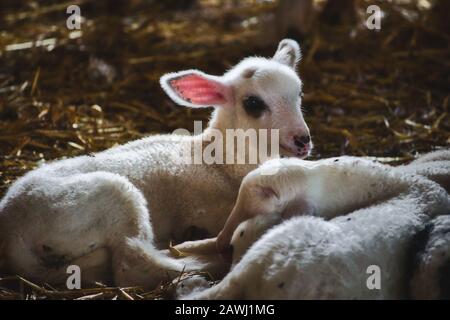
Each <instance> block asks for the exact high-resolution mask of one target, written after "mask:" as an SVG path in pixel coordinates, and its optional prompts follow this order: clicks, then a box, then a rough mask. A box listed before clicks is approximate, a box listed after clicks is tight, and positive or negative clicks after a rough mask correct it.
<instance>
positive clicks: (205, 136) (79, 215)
mask: <svg viewBox="0 0 450 320" xmlns="http://www.w3.org/2000/svg"><path fill="white" fill-rule="evenodd" d="M299 59H300V49H299V46H298V44H297V43H296V42H295V41H292V40H288V39H286V40H283V41H281V42H280V44H279V46H278V50H277V52H276V53H275V55H274V57H273V58H272V59H264V58H247V59H245V60H243V61H242V62H241V63H239V64H238V65H236V66H235V67H234V68H232V69H231V70H230V71H228V72H227V73H225V74H224V75H223V76H220V77H219V76H211V75H207V74H205V73H203V72H200V71H197V70H188V71H182V72H178V73H171V74H167V75H164V76H163V77H162V78H161V85H162V87H163V89H164V90H165V91H166V93H167V94H168V95H169V96H170V97H171V98H172V99H173V100H174V101H175V102H176V103H178V104H180V105H184V106H188V107H193V108H204V107H208V106H215V110H214V113H213V116H212V119H211V121H210V123H209V127H208V128H207V129H206V130H205V131H204V132H203V133H202V134H201V135H197V136H193V137H192V136H180V135H158V136H153V137H148V138H144V139H141V140H138V141H134V142H131V143H128V144H126V145H123V146H120V147H116V148H112V149H110V150H107V151H104V152H100V153H97V154H94V155H91V156H81V157H76V158H72V159H67V160H62V161H56V162H53V163H50V164H46V165H43V166H41V167H40V168H38V169H36V170H33V171H31V172H29V173H28V174H26V175H25V176H24V177H22V178H20V179H18V180H17V181H16V182H15V183H14V184H13V185H12V186H11V187H10V189H9V190H8V192H7V194H6V195H5V197H4V198H3V199H2V201H1V202H0V247H2V245H3V248H4V249H3V254H2V256H1V257H0V260H3V262H4V263H5V264H6V267H7V269H8V270H9V271H10V272H11V273H14V274H21V275H23V276H26V277H28V278H31V279H33V280H36V281H45V282H48V283H58V282H65V279H66V277H67V274H66V268H67V266H68V265H72V264H73V265H78V266H79V267H80V268H81V270H82V281H83V282H84V283H89V282H91V281H96V280H107V279H104V277H105V275H107V274H108V272H107V271H108V270H109V268H111V267H112V274H113V280H114V282H115V284H116V285H121V286H129V285H143V286H149V287H152V286H155V285H157V284H158V283H159V282H160V281H163V280H166V277H167V272H165V270H172V271H175V273H174V274H173V275H177V274H178V273H179V272H180V271H181V270H183V268H184V266H185V265H186V264H187V270H189V269H196V268H199V267H200V266H201V265H200V264H196V263H194V261H192V260H189V259H184V260H175V259H172V258H169V257H168V256H166V255H165V254H164V253H163V252H162V251H159V250H157V248H165V247H167V245H168V244H169V241H170V240H174V241H182V240H185V239H184V238H185V233H186V231H187V230H189V229H190V228H192V227H195V228H197V229H201V230H205V231H206V232H207V233H208V234H209V235H211V236H214V235H217V233H218V232H219V231H220V230H221V229H222V227H223V225H224V222H225V220H226V218H227V215H228V213H229V212H230V210H231V208H232V207H233V204H234V202H235V198H236V196H237V192H238V189H239V185H240V183H241V180H242V178H243V177H244V176H245V175H246V174H247V173H248V172H249V171H251V170H252V169H254V168H256V166H257V164H256V163H255V164H246V165H242V164H236V157H241V156H242V155H244V156H247V155H248V154H247V153H248V152H249V150H250V149H249V148H247V149H246V150H245V153H244V154H243V152H244V151H243V150H237V151H238V152H237V153H236V154H235V156H234V159H232V160H234V164H223V165H219V164H213V165H207V164H188V163H186V162H185V161H180V157H182V155H185V153H184V152H185V151H186V150H190V148H192V146H193V145H194V143H195V142H198V141H200V144H202V143H203V144H206V143H207V142H209V141H211V139H212V138H213V137H214V136H215V134H216V133H217V132H219V133H222V134H223V136H224V137H225V136H226V133H225V131H226V130H227V129H243V130H247V129H279V130H280V131H279V132H280V134H279V136H280V141H279V142H280V154H281V155H286V156H296V157H305V156H306V155H307V154H308V153H309V151H310V150H311V148H312V143H311V142H310V138H309V129H308V127H307V125H306V123H305V121H304V119H303V115H302V112H301V108H300V107H301V98H300V93H301V81H300V79H299V77H298V76H297V74H296V72H295V68H296V65H297V62H298V61H299ZM270 141H271V139H269V142H268V144H269V147H271V144H270ZM229 142H230V141H225V140H224V141H223V146H226V145H228V144H227V143H229ZM251 147H252V146H250V148H251ZM253 147H254V146H253ZM223 149H224V152H225V147H224V148H223ZM239 152H240V153H239ZM246 158H247V157H245V158H244V159H246ZM259 160H261V159H259ZM155 244H156V245H155Z"/></svg>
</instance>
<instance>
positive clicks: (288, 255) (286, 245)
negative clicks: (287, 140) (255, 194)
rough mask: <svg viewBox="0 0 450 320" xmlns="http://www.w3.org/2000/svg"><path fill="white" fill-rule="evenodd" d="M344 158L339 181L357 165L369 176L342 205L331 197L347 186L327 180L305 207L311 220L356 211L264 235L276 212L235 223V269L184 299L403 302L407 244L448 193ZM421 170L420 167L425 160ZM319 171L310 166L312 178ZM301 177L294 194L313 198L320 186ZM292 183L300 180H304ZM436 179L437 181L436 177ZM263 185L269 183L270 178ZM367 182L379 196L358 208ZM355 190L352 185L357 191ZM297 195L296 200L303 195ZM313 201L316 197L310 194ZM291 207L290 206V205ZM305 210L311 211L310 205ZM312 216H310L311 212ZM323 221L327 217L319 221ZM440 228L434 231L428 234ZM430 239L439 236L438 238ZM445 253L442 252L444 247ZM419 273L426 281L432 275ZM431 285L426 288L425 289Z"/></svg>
mask: <svg viewBox="0 0 450 320" xmlns="http://www.w3.org/2000/svg"><path fill="white" fill-rule="evenodd" d="M345 159H347V160H346V161H350V162H352V161H353V163H354V166H347V165H344V166H343V167H347V169H349V168H352V167H353V169H351V170H350V171H348V170H344V171H343V173H345V174H344V176H345V177H346V179H349V178H348V177H349V176H350V177H351V176H352V173H354V172H358V169H355V168H357V167H359V169H361V167H360V166H363V167H364V166H365V167H366V169H370V170H369V171H370V172H368V174H366V175H365V177H364V176H363V175H359V176H358V174H356V175H355V176H354V177H355V180H354V182H357V181H361V182H362V183H361V184H357V183H356V184H355V185H353V186H352V187H353V188H351V189H352V191H351V193H350V194H349V195H347V198H346V199H347V202H342V203H341V202H339V201H335V200H336V199H333V198H334V197H335V195H336V194H340V197H341V196H343V194H345V192H344V193H342V190H341V188H347V186H350V184H349V182H350V181H349V180H347V183H346V184H342V185H341V188H339V183H334V180H335V179H339V175H328V177H329V178H330V179H331V177H332V179H331V180H333V181H331V180H330V181H329V183H325V188H327V191H328V192H327V193H323V192H320V195H321V197H316V198H315V201H318V202H319V203H314V202H313V203H312V204H313V206H312V207H314V205H317V206H316V208H319V210H316V211H315V213H318V214H319V215H320V214H323V213H329V212H333V210H335V211H336V212H341V209H342V205H344V206H346V207H351V206H352V203H353V204H355V203H356V204H358V205H359V206H360V208H358V209H356V210H355V211H353V212H351V213H350V214H347V215H342V216H338V217H335V218H332V219H331V220H329V221H325V220H323V218H321V217H312V216H300V217H294V218H291V219H289V220H287V221H285V222H283V223H281V224H279V225H276V226H275V227H273V228H271V229H269V231H267V232H265V231H266V230H267V229H268V228H270V227H271V226H273V225H274V224H277V223H278V222H279V221H280V218H281V216H280V214H279V213H276V212H275V213H272V214H265V215H259V216H256V217H255V218H253V219H250V220H247V221H246V222H243V223H242V224H240V225H239V227H238V228H237V229H236V231H235V232H234V234H233V239H232V245H233V248H234V256H233V260H234V262H235V266H234V267H233V268H232V271H231V272H230V273H229V274H228V275H227V276H226V277H225V278H224V279H223V280H222V282H220V283H219V284H218V285H216V286H214V287H212V288H210V289H207V290H204V291H202V292H201V293H196V294H191V295H188V296H185V298H188V299H189V298H193V299H399V298H407V297H408V296H409V294H408V282H409V279H407V277H408V276H410V273H409V272H408V268H409V266H408V265H407V262H408V255H409V250H410V247H411V242H412V239H413V237H414V236H415V235H416V234H417V232H418V231H421V230H422V229H423V227H424V225H425V223H426V222H427V221H429V220H430V218H431V217H434V216H436V215H440V214H445V213H448V212H450V197H449V194H448V193H447V192H446V191H445V190H444V189H443V188H442V187H441V186H440V185H439V184H438V183H436V182H433V181H431V180H429V179H427V178H425V177H424V176H420V175H417V174H415V173H414V170H413V169H411V168H405V167H402V168H401V169H394V168H392V167H387V166H381V165H375V166H374V165H370V164H369V163H365V162H364V161H360V160H358V159H356V158H353V160H352V159H350V160H348V159H349V158H345ZM356 161H358V162H356ZM443 161H445V160H443ZM433 162H434V161H433ZM357 163H358V164H357ZM417 163H420V161H419V162H417ZM417 163H414V164H413V165H414V166H415V165H416V164H417ZM436 163H437V162H436ZM422 164H425V161H424V162H422ZM447 164H449V162H447ZM420 168H421V169H420V170H421V171H420V172H424V171H423V170H422V169H423V168H424V167H422V166H420ZM447 168H450V166H447ZM296 170H298V169H296ZM330 170H331V169H330ZM425 171H426V172H430V171H427V170H425ZM320 172H323V170H320V168H319V167H318V168H317V174H320ZM359 172H363V171H359ZM294 175H295V174H291V175H289V176H294ZM307 175H308V174H307ZM309 175H310V178H308V179H303V180H301V182H302V183H305V182H306V183H307V185H306V186H305V185H303V186H302V188H301V189H302V190H305V189H308V187H310V186H312V185H314V186H315V187H316V189H315V192H317V191H320V190H323V189H322V188H323V187H318V185H317V183H313V182H314V181H316V180H315V179H314V175H311V173H309ZM297 176H302V177H305V175H297ZM449 176H450V173H449V171H448V170H447V171H446V176H445V177H446V179H448V177H449ZM311 177H312V178H311ZM433 177H435V176H433ZM433 177H432V178H433ZM439 177H441V178H443V177H444V173H443V172H442V171H441V174H440V175H439ZM264 179H265V180H270V179H273V177H272V178H268V177H265V178H264ZM362 179H366V181H363V180H362ZM444 180H445V179H444ZM284 181H287V180H284ZM440 181H443V180H440ZM375 182H378V183H381V187H382V188H380V189H377V190H379V191H380V192H378V193H373V194H372V197H373V198H372V200H371V201H368V202H365V201H361V199H362V198H361V195H362V194H367V192H368V191H370V190H368V189H367V186H370V185H371V184H372V183H375ZM358 186H360V190H359V191H358V188H357V187H358ZM284 187H286V186H284ZM355 187H356V188H355ZM284 190H285V189H284ZM241 191H242V188H241ZM275 191H276V192H278V191H279V189H277V188H276V187H275ZM352 194H353V196H352ZM302 195H303V196H304V193H303V194H302ZM315 195H316V196H318V195H317V193H316V194H315ZM338 198H339V197H338ZM305 199H310V198H308V197H306V198H305ZM366 200H367V198H366ZM296 201H297V202H298V198H297V200H296ZM320 201H324V202H325V203H327V204H332V203H334V204H336V207H335V208H334V209H330V206H329V205H321V204H320ZM308 207H309V208H311V206H308ZM320 208H322V209H320ZM324 208H325V209H324ZM321 210H323V211H321ZM312 213H313V214H314V211H313V212H312ZM299 214H301V212H299ZM325 216H326V217H330V216H332V215H330V214H325ZM438 222H439V225H441V223H443V222H441V220H440V219H439V220H437V221H436V224H438ZM441 229H442V228H438V227H436V229H435V230H441ZM436 233H441V234H442V232H438V231H436ZM261 234H263V235H262V237H260V236H261ZM258 239H259V240H258ZM432 239H433V237H432ZM255 240H257V241H256V243H254V244H253V245H252V243H253V242H254V241H255ZM444 240H445V241H447V240H448V239H446V238H442V237H437V238H436V240H431V242H430V244H429V246H428V247H429V249H428V250H426V252H427V253H425V254H424V255H422V264H423V265H424V266H423V268H428V269H430V264H429V263H428V264H427V261H430V259H431V258H429V256H432V257H436V255H435V252H438V251H437V250H435V249H436V244H437V242H441V241H444ZM448 243H450V242H449V241H447V242H446V245H448ZM249 247H250V248H249ZM248 248H249V249H248ZM445 250H447V251H446V252H448V248H447V247H446V248H445ZM439 252H441V251H439ZM447 254H448V253H447ZM241 256H242V258H241V259H240V257H241ZM239 259H240V260H239ZM440 261H442V260H440ZM440 265H442V263H441V264H440ZM370 266H376V267H379V270H380V276H381V287H380V289H370V288H369V287H370V286H368V285H367V282H368V281H369V282H371V281H372V280H371V278H370V277H371V276H372V275H373V274H372V273H367V271H368V270H369V271H370V270H371V269H368V268H369V267H370ZM370 272H373V271H370ZM426 274H427V275H431V277H433V276H436V275H432V274H430V273H426ZM422 275H423V273H422ZM416 278H417V280H416V281H415V285H414V286H415V287H416V288H419V287H420V285H423V284H424V281H423V280H424V279H419V278H420V275H416ZM420 280H422V281H420ZM434 280H436V279H434ZM434 284H435V281H434V282H433V281H432V282H431V284H430V285H434Z"/></svg>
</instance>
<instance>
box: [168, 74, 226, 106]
mask: <svg viewBox="0 0 450 320" xmlns="http://www.w3.org/2000/svg"><path fill="white" fill-rule="evenodd" d="M160 83H161V87H162V88H163V89H164V91H165V92H166V93H167V95H168V96H169V97H170V98H172V100H173V101H174V102H176V103H178V104H180V105H183V106H186V107H192V108H202V107H210V106H223V105H227V104H230V103H231V99H232V92H231V91H232V90H231V87H230V86H228V85H226V84H224V83H223V81H222V79H221V78H220V77H216V76H211V75H207V74H205V73H203V72H201V71H198V70H186V71H180V72H174V73H168V74H165V75H163V76H162V77H161V79H160Z"/></svg>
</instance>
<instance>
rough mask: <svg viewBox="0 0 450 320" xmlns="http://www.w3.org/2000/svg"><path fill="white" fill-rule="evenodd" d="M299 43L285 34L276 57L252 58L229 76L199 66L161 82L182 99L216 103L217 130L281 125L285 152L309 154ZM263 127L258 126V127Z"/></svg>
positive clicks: (183, 102)
mask: <svg viewBox="0 0 450 320" xmlns="http://www.w3.org/2000/svg"><path fill="white" fill-rule="evenodd" d="M300 56H301V53H300V48H299V46H298V44H297V42H295V41H293V40H289V39H285V40H283V41H281V42H280V44H279V46H278V49H277V51H276V53H275V55H274V56H273V58H271V59H265V58H257V57H250V58H246V59H244V60H243V61H241V62H240V63H239V64H237V65H236V66H235V67H233V68H232V69H230V70H229V71H228V72H226V73H225V74H224V75H223V76H220V77H219V76H211V75H208V74H205V73H203V72H201V71H197V70H187V71H181V72H177V73H170V74H166V75H164V76H163V77H162V78H161V85H162V87H163V89H164V90H165V91H166V93H167V94H168V95H169V96H170V97H171V98H172V99H173V100H174V101H175V102H176V103H178V104H180V105H184V106H188V107H193V108H199V107H210V106H214V107H216V111H215V114H214V116H213V118H212V121H211V126H212V127H215V128H217V129H219V130H220V129H222V130H224V129H243V130H247V129H255V130H259V129H266V130H268V131H267V132H268V139H267V140H268V147H271V145H270V144H271V140H272V139H271V130H272V129H278V130H279V137H280V138H279V148H280V149H279V150H280V154H281V155H285V156H294V157H301V158H304V157H306V156H307V155H308V154H309V152H310V151H311V149H312V142H311V139H310V134H309V128H308V126H307V125H306V123H305V120H304V118H303V114H302V110H301V92H302V82H301V80H300V78H299V77H298V75H297V73H296V71H295V69H296V67H297V63H298V61H299V60H300ZM256 132H258V131H256Z"/></svg>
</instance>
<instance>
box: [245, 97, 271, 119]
mask: <svg viewBox="0 0 450 320" xmlns="http://www.w3.org/2000/svg"><path fill="white" fill-rule="evenodd" d="M242 103H243V105H244V109H245V112H247V113H248V114H249V115H250V116H252V117H254V118H259V117H260V116H261V115H262V114H263V112H264V111H266V110H269V107H268V106H267V105H266V104H265V103H264V101H262V100H261V98H259V97H257V96H248V97H246V98H244V100H243V101H242Z"/></svg>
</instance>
